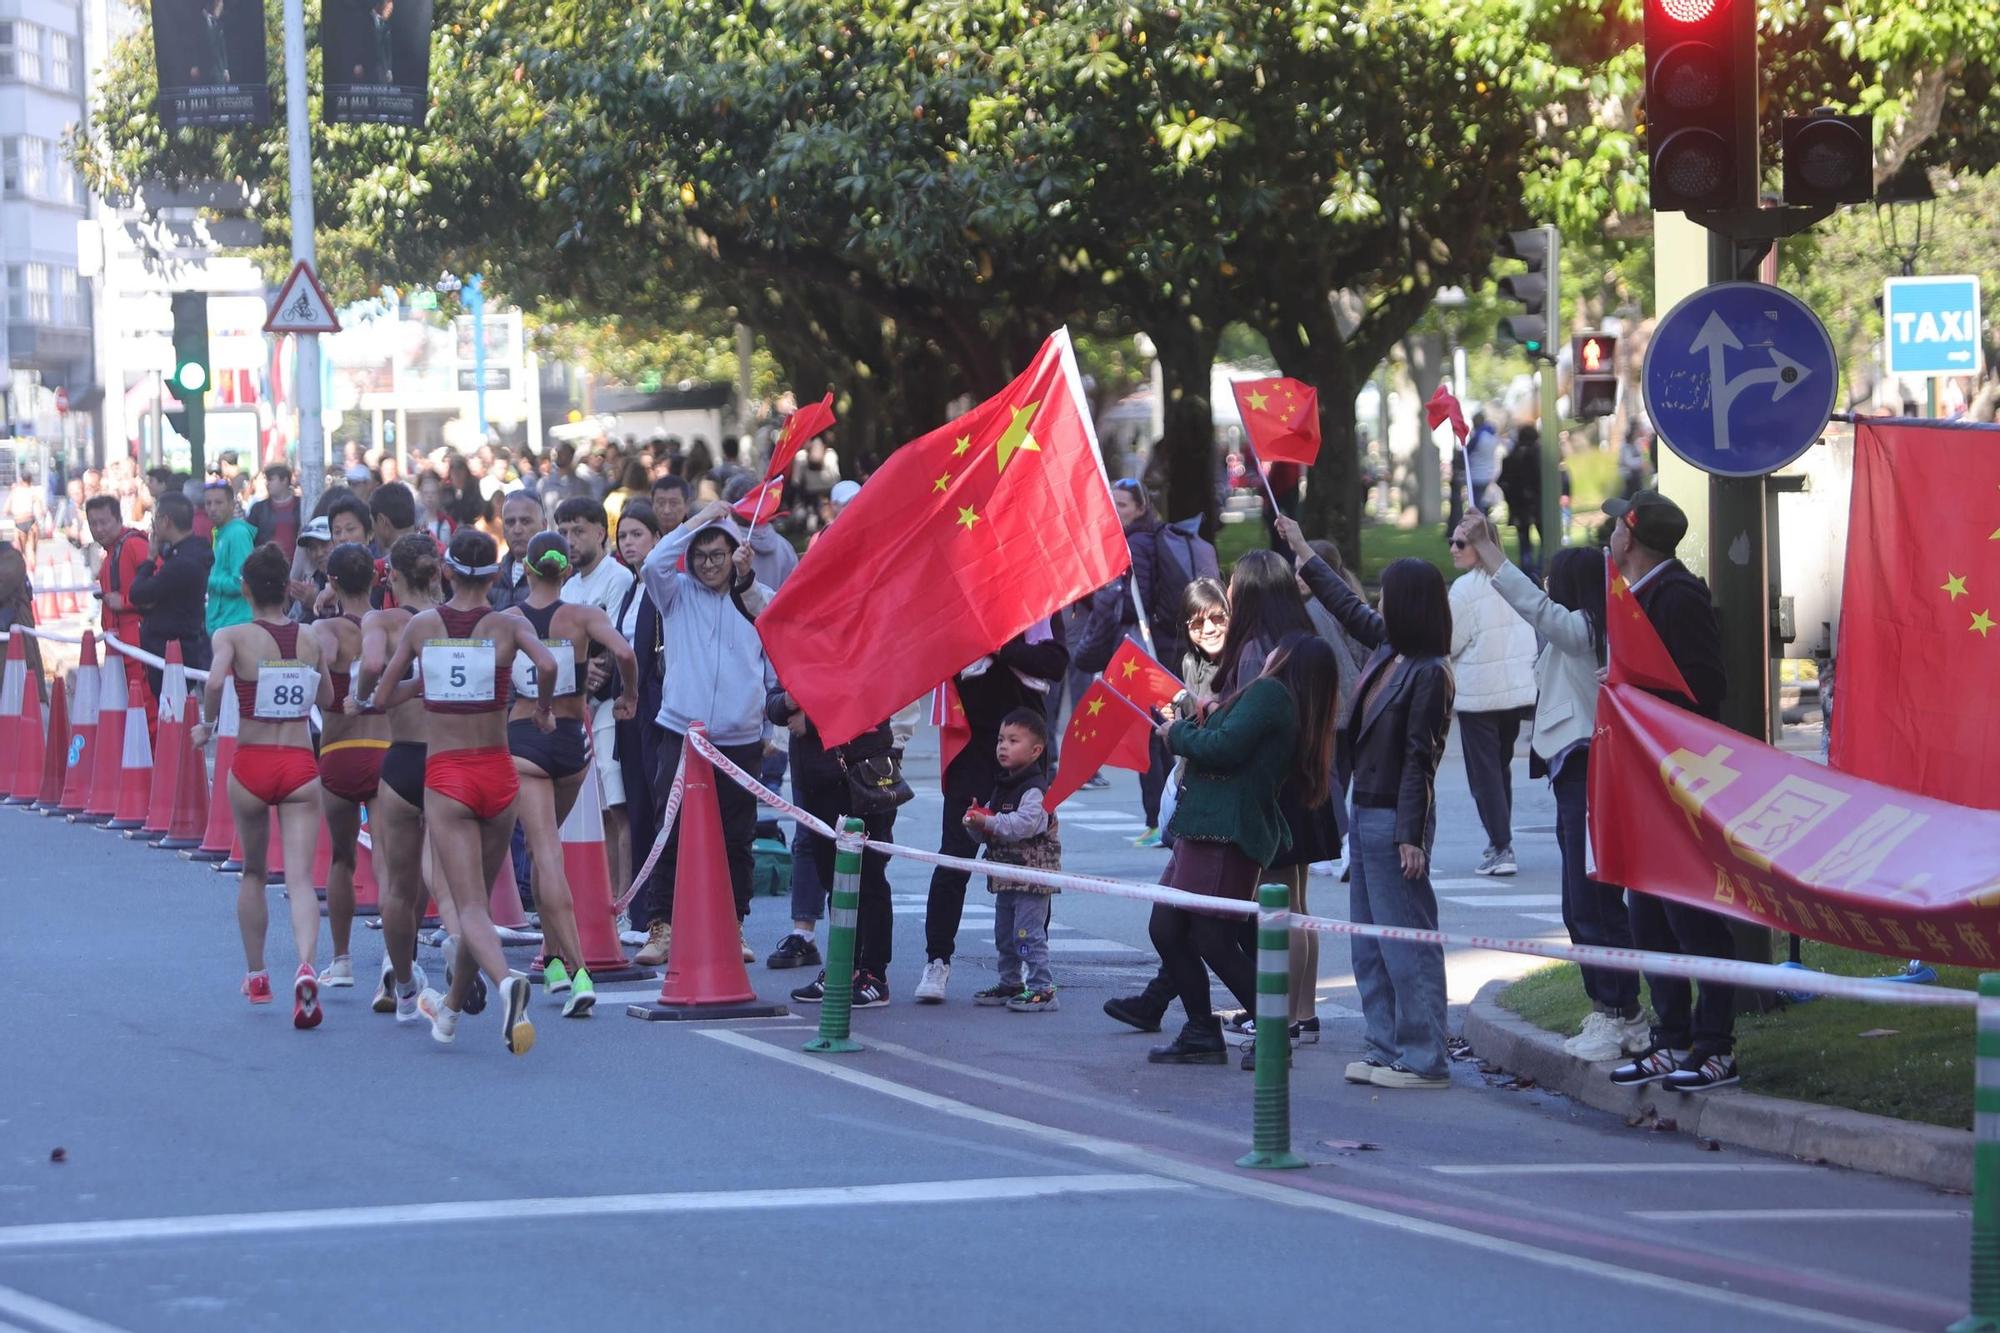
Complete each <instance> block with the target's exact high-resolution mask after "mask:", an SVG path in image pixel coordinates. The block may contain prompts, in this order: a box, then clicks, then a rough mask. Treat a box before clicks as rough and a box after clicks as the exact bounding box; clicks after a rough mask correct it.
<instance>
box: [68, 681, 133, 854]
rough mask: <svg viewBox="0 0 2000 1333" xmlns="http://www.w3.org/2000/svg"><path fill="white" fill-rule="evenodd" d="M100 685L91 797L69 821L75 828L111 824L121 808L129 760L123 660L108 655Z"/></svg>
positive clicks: (91, 764)
mask: <svg viewBox="0 0 2000 1333" xmlns="http://www.w3.org/2000/svg"><path fill="white" fill-rule="evenodd" d="M97 682H98V691H97V737H96V748H97V754H96V757H94V758H92V759H91V760H90V794H89V795H88V796H87V797H85V798H84V803H83V812H82V813H81V814H74V815H71V816H70V817H69V819H70V822H71V823H72V824H105V823H109V822H110V820H111V816H112V813H113V812H114V811H115V810H116V809H117V807H118V770H119V766H120V765H121V764H123V763H124V760H125V663H124V661H123V659H121V658H119V657H118V656H117V655H116V654H115V653H107V654H105V662H104V669H103V670H102V671H100V672H98V673H97Z"/></svg>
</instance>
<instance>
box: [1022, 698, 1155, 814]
mask: <svg viewBox="0 0 2000 1333" xmlns="http://www.w3.org/2000/svg"><path fill="white" fill-rule="evenodd" d="M1152 736H1153V727H1152V723H1151V722H1150V721H1149V720H1148V719H1147V717H1146V715H1145V714H1144V713H1142V712H1140V711H1139V707H1138V705H1137V704H1134V703H1132V702H1131V701H1130V700H1128V699H1125V698H1122V697H1120V696H1119V695H1118V694H1117V693H1116V692H1115V691H1113V690H1112V689H1110V688H1109V687H1108V686H1106V685H1105V683H1104V682H1103V681H1101V680H1094V681H1092V682H1091V683H1090V688H1089V689H1087V690H1085V691H1084V692H1083V697H1081V698H1079V699H1078V700H1077V701H1076V708H1075V710H1074V711H1073V712H1071V713H1070V716H1069V728H1068V730H1066V731H1064V732H1063V742H1062V758H1061V759H1060V760H1058V761H1057V763H1056V776H1055V781H1053V782H1051V783H1049V793H1048V798H1047V799H1048V807H1049V809H1051V810H1053V809H1055V808H1056V807H1057V806H1059V805H1061V804H1062V803H1063V802H1064V801H1065V800H1067V799H1068V798H1069V797H1070V796H1072V795H1074V794H1075V793H1076V791H1077V789H1078V788H1080V787H1082V786H1083V784H1084V783H1086V782H1088V781H1090V775H1091V774H1093V773H1095V772H1096V771H1097V770H1098V769H1100V768H1103V767H1104V766H1105V765H1106V764H1109V765H1111V767H1113V768H1128V769H1131V770H1132V771H1133V772H1135V773H1143V772H1145V771H1146V769H1147V767H1148V766H1149V765H1151V763H1152V760H1153V747H1152V743H1151V742H1152Z"/></svg>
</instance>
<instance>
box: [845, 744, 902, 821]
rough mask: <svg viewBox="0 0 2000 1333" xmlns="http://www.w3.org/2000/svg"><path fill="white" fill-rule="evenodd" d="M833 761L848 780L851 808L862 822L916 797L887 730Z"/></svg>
mask: <svg viewBox="0 0 2000 1333" xmlns="http://www.w3.org/2000/svg"><path fill="white" fill-rule="evenodd" d="M834 758H835V759H836V760H837V761H839V764H840V771H841V772H842V773H843V774H845V775H846V777H847V797H848V804H849V805H850V806H852V807H853V812H854V813H855V814H857V815H859V816H860V817H861V818H863V819H868V818H870V817H872V816H874V815H886V814H888V813H889V812H891V811H892V810H894V809H895V808H896V807H897V806H899V805H902V804H903V803H904V802H906V801H913V800H915V799H916V797H917V794H916V793H915V792H913V791H911V790H910V784H909V783H907V782H905V781H904V780H903V756H902V755H901V754H900V753H898V752H897V751H896V749H895V747H894V746H893V745H892V744H891V743H890V741H889V736H888V733H887V729H886V728H885V729H883V730H881V731H877V732H871V733H870V734H868V735H866V736H861V737H857V738H856V739H855V740H852V741H850V742H848V743H847V744H846V745H843V746H841V747H840V748H839V749H837V750H836V751H835V752H834Z"/></svg>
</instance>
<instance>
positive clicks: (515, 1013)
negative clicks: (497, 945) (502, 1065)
mask: <svg viewBox="0 0 2000 1333" xmlns="http://www.w3.org/2000/svg"><path fill="white" fill-rule="evenodd" d="M529 989H530V987H529V985H528V979H527V978H526V977H524V976H522V975H521V974H520V973H519V972H509V973H508V974H507V979H506V980H505V981H502V982H501V983H500V1003H502V1004H504V1005H506V1006H507V1016H506V1018H505V1019H504V1020H503V1021H502V1023H501V1028H500V1031H501V1035H502V1036H503V1037H505V1038H506V1040H507V1049H508V1050H510V1051H512V1052H513V1053H514V1054H516V1055H526V1054H527V1053H528V1052H529V1051H532V1050H533V1049H535V1025H534V1024H533V1023H530V1022H529V1021H528V991H529Z"/></svg>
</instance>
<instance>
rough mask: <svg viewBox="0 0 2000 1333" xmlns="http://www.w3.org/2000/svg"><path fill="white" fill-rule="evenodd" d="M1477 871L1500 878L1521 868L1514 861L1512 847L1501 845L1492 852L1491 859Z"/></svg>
mask: <svg viewBox="0 0 2000 1333" xmlns="http://www.w3.org/2000/svg"><path fill="white" fill-rule="evenodd" d="M1479 873H1480V874H1482V875H1493V876H1496V877H1498V878H1501V879H1505V878H1507V877H1508V876H1510V875H1518V874H1519V873H1521V868H1520V867H1519V866H1518V865H1516V864H1515V863H1514V849H1513V848H1512V847H1502V848H1501V849H1500V850H1499V851H1497V852H1495V853H1493V859H1492V860H1491V861H1488V862H1487V863H1486V865H1485V867H1484V868H1483V869H1482V870H1481V871H1480V872H1479Z"/></svg>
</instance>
